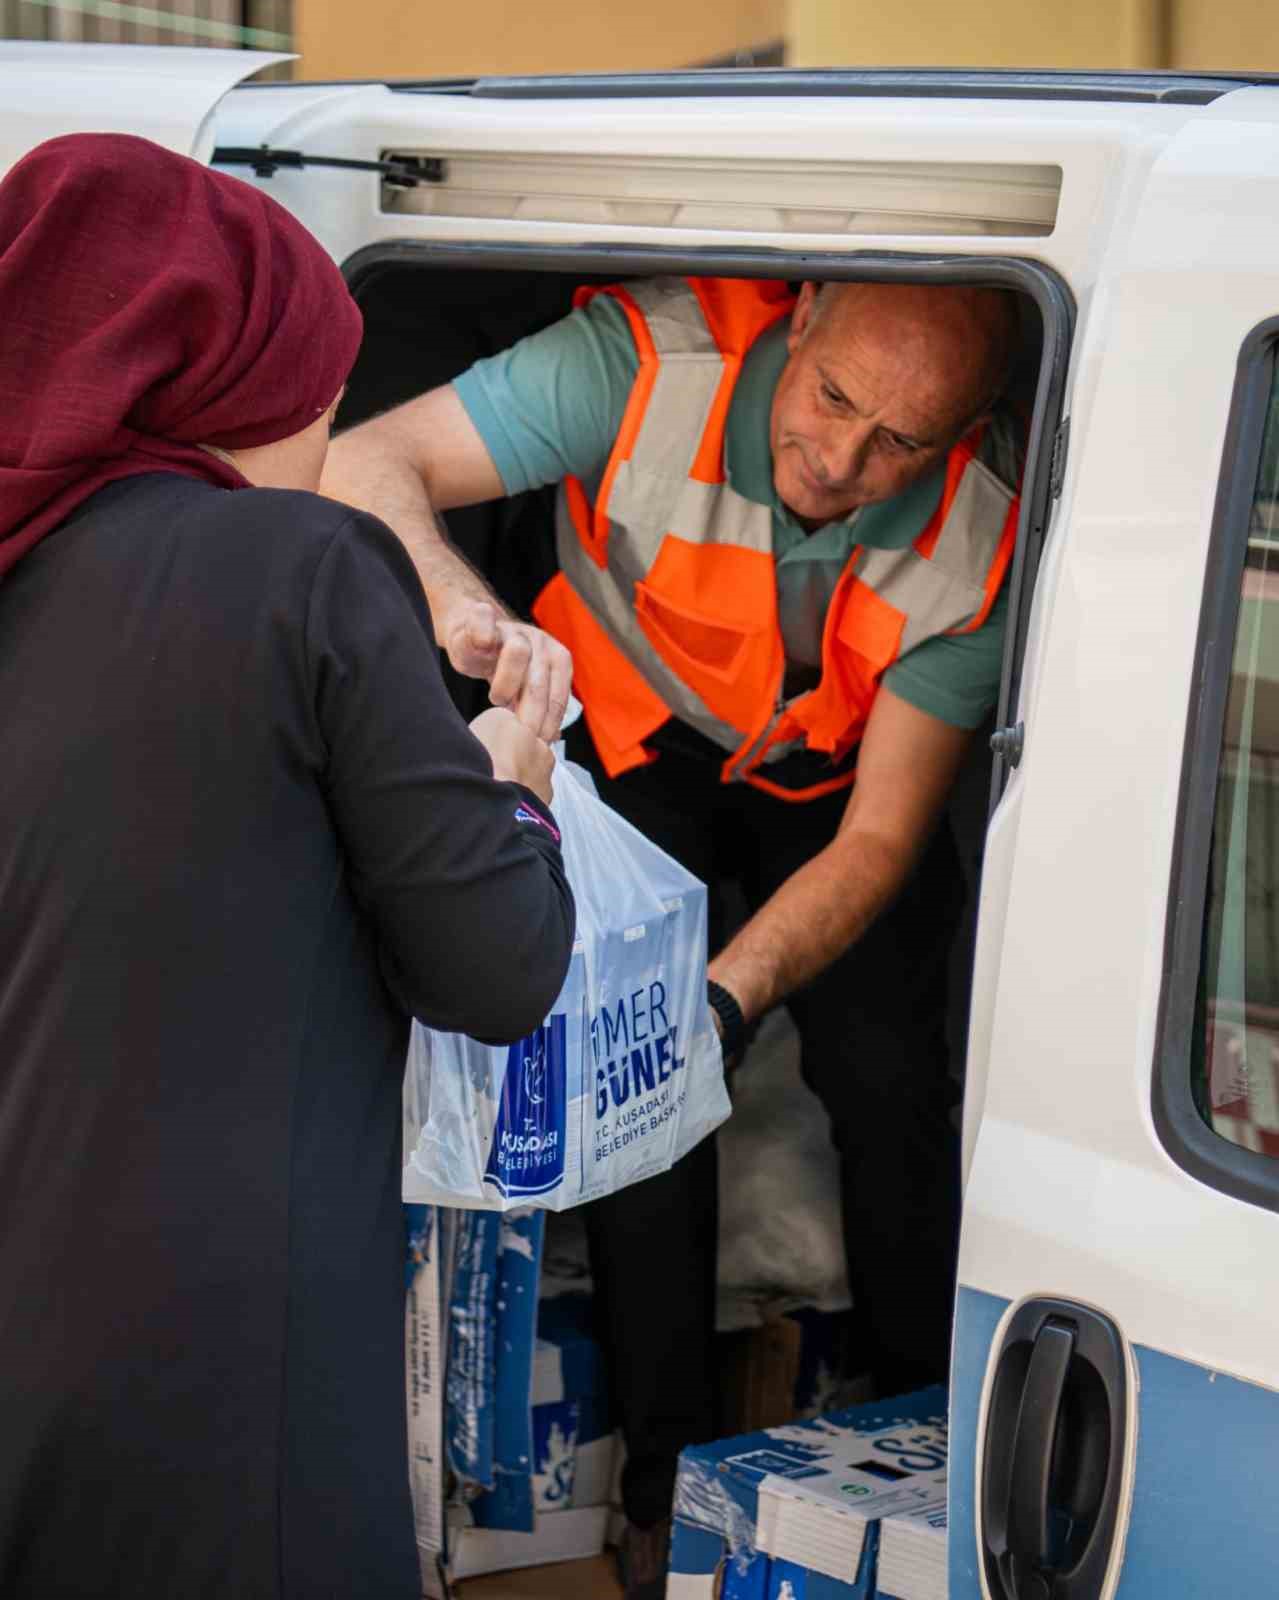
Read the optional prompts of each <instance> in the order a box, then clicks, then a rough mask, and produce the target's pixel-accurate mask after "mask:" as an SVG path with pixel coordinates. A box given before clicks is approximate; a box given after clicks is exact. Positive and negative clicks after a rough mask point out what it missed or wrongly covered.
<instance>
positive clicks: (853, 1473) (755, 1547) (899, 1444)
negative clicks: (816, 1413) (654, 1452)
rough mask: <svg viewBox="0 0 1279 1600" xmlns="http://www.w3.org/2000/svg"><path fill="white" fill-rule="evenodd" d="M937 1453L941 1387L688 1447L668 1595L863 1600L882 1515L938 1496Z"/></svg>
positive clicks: (942, 1427) (941, 1481)
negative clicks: (805, 1420) (806, 1420)
mask: <svg viewBox="0 0 1279 1600" xmlns="http://www.w3.org/2000/svg"><path fill="white" fill-rule="evenodd" d="M946 1461H947V1422H946V1391H945V1389H943V1388H940V1387H934V1388H931V1389H923V1390H920V1391H919V1392H918V1393H916V1394H912V1395H905V1396H902V1397H901V1398H900V1399H897V1400H890V1401H887V1402H883V1403H878V1402H877V1403H875V1404H872V1405H865V1406H854V1407H852V1408H850V1409H848V1410H843V1411H834V1412H829V1413H827V1414H826V1415H824V1416H821V1417H817V1418H815V1419H813V1420H812V1421H811V1422H796V1423H791V1424H788V1425H787V1426H785V1427H782V1428H770V1429H767V1430H765V1431H763V1432H760V1433H753V1434H745V1435H742V1436H741V1437H740V1438H736V1439H722V1440H719V1441H718V1442H716V1443H714V1444H709V1445H697V1446H694V1447H692V1448H690V1449H687V1450H685V1451H684V1452H683V1453H682V1454H681V1456H680V1462H679V1477H678V1480H677V1483H676V1488H675V1521H674V1525H673V1529H672V1535H671V1576H670V1578H669V1580H668V1584H667V1591H666V1592H667V1597H668V1600H712V1597H714V1596H715V1595H717V1594H722V1596H723V1600H873V1596H874V1595H875V1592H876V1591H875V1583H876V1564H877V1555H878V1547H879V1533H880V1528H881V1525H882V1519H883V1518H884V1517H885V1516H889V1515H892V1514H894V1513H899V1512H905V1511H908V1510H910V1509H913V1508H917V1507H921V1506H926V1505H928V1506H932V1505H935V1504H936V1503H937V1500H938V1497H939V1496H940V1497H941V1498H942V1499H943V1500H944V1497H945V1485H946ZM717 1585H719V1587H717Z"/></svg>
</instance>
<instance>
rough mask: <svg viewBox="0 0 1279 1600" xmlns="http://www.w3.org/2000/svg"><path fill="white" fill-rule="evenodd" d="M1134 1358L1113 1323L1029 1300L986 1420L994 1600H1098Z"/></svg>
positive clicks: (986, 1512) (1119, 1487) (986, 1518)
mask: <svg viewBox="0 0 1279 1600" xmlns="http://www.w3.org/2000/svg"><path fill="white" fill-rule="evenodd" d="M1126 1406H1127V1363H1126V1357H1125V1355H1124V1345H1123V1340H1122V1337H1121V1336H1120V1334H1119V1330H1118V1329H1117V1328H1116V1327H1115V1325H1114V1323H1112V1322H1111V1321H1110V1320H1109V1318H1107V1317H1104V1316H1102V1315H1101V1314H1100V1313H1098V1312H1095V1311H1092V1310H1090V1309H1088V1308H1086V1307H1084V1306H1076V1305H1073V1304H1072V1303H1071V1302H1069V1301H1063V1300H1038V1301H1029V1302H1027V1304H1026V1305H1024V1306H1022V1307H1020V1308H1019V1310H1018V1311H1017V1313H1016V1315H1015V1316H1014V1317H1013V1319H1012V1321H1011V1322H1010V1324H1009V1326H1008V1329H1007V1331H1006V1333H1005V1335H1004V1340H1003V1344H1002V1347H1001V1349H1000V1352H999V1357H998V1361H997V1364H996V1367H995V1373H994V1378H993V1381H992V1385H991V1393H990V1400H989V1404H988V1407H987V1415H986V1440H985V1451H984V1465H983V1471H982V1488H981V1504H980V1535H981V1545H982V1560H983V1565H984V1567H985V1571H986V1578H987V1583H988V1586H989V1589H990V1593H991V1595H992V1596H993V1597H994V1600H1096V1597H1097V1596H1099V1595H1100V1594H1101V1592H1102V1587H1103V1585H1104V1582H1105V1578H1106V1573H1107V1570H1108V1568H1109V1564H1110V1557H1111V1552H1112V1550H1113V1549H1114V1547H1115V1535H1116V1531H1117V1527H1118V1523H1119V1520H1120V1514H1121V1511H1122V1510H1123V1509H1124V1508H1123V1506H1122V1504H1121V1498H1122V1495H1123V1489H1124V1472H1123V1459H1124V1447H1125V1434H1126V1431H1127V1422H1126Z"/></svg>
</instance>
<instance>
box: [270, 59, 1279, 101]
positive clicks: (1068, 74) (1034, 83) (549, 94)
mask: <svg viewBox="0 0 1279 1600" xmlns="http://www.w3.org/2000/svg"><path fill="white" fill-rule="evenodd" d="M1275 83H1279V74H1274V73H1254V72H1237V73H1236V72H1230V73H1222V72H1119V71H1109V70H1108V71H1097V72H1092V71H1067V70H1034V71H1026V70H1020V69H1009V70H1006V71H1005V70H1000V69H993V68H992V69H980V70H962V71H961V70H955V69H952V68H941V67H939V68H929V67H923V68H915V67H885V68H874V69H870V68H867V69H862V68H829V69H812V68H801V67H769V68H741V67H728V68H725V67H718V68H702V69H692V70H689V71H681V72H645V73H573V74H547V75H540V76H524V77H481V78H440V79H417V80H402V81H398V82H397V81H388V83H387V87H388V88H390V89H392V90H394V91H396V92H399V93H403V94H460V95H468V96H472V97H475V98H480V99H501V100H537V99H548V100H550V99H554V100H562V99H575V100H580V99H643V98H648V97H653V98H663V99H666V98H670V97H672V96H676V97H702V96H732V97H734V98H738V97H752V96H760V95H764V96H770V97H771V96H797V95H798V96H810V95H811V96H827V97H829V96H836V97H842V96H856V97H870V96H891V97H893V98H898V99H919V98H925V99H927V98H943V99H974V100H1108V101H1132V102H1162V103H1164V104H1171V105H1207V104H1208V103H1209V102H1211V101H1213V100H1216V99H1218V98H1219V97H1220V96H1222V95H1224V94H1229V93H1231V92H1232V91H1233V90H1235V89H1243V88H1248V87H1250V86H1252V85H1256V84H1275ZM254 87H258V86H257V85H254ZM261 87H262V88H268V87H270V86H269V85H268V84H262V85H261Z"/></svg>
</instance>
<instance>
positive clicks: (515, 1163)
mask: <svg viewBox="0 0 1279 1600" xmlns="http://www.w3.org/2000/svg"><path fill="white" fill-rule="evenodd" d="M564 1036H565V1024H564V1017H563V1014H562V1013H559V1012H556V1013H555V1014H554V1015H552V1016H550V1017H548V1018H547V1020H546V1021H545V1022H544V1023H543V1024H542V1026H541V1027H540V1028H537V1029H535V1030H534V1031H533V1032H532V1033H530V1034H529V1035H528V1037H527V1038H525V1039H521V1040H520V1041H519V1043H518V1044H513V1045H511V1046H509V1047H508V1049H507V1052H506V1074H505V1076H504V1077H503V1079H502V1093H501V1098H500V1099H499V1101H498V1106H497V1122H496V1124H495V1126H494V1128H493V1144H492V1147H491V1149H490V1150H489V1158H488V1164H487V1166H486V1167H485V1169H484V1176H485V1178H487V1179H488V1180H490V1181H491V1182H492V1183H495V1184H496V1185H497V1187H498V1188H499V1189H500V1190H501V1191H502V1193H503V1194H504V1195H506V1196H508V1197H509V1196H511V1195H522V1194H545V1193H546V1191H547V1190H548V1189H553V1188H554V1187H555V1185H556V1184H557V1183H559V1182H560V1181H561V1179H562V1178H563V1176H564V1099H565V1076H566V1051H565V1042H564Z"/></svg>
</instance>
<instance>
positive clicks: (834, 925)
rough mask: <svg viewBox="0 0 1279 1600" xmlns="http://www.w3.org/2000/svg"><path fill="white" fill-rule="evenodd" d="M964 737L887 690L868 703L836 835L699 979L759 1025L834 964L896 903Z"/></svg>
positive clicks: (968, 736)
mask: <svg viewBox="0 0 1279 1600" xmlns="http://www.w3.org/2000/svg"><path fill="white" fill-rule="evenodd" d="M971 737H972V735H971V733H970V732H969V730H968V729H966V728H956V727H952V726H951V725H950V724H949V723H947V722H942V721H941V720H940V718H938V717H933V716H929V715H928V713H927V712H925V711H919V710H917V709H916V708H915V707H914V706H912V705H911V704H910V703H909V701H906V700H902V699H901V698H899V697H898V696H897V695H895V694H893V692H892V691H891V690H890V689H884V688H881V689H880V691H879V694H878V695H877V696H876V698H875V704H874V706H873V707H872V709H871V714H870V718H869V720H868V721H867V724H866V732H865V734H864V736H863V738H862V744H861V751H860V754H859V757H858V763H857V782H856V783H855V784H854V785H853V792H852V794H851V795H850V797H849V801H848V806H847V808H846V809H845V811H844V816H843V819H842V821H841V822H840V825H839V831H838V833H837V834H836V835H835V837H834V839H832V841H831V842H830V844H828V845H827V846H826V848H825V849H824V850H821V851H819V852H818V854H817V855H815V856H814V857H813V858H812V860H811V861H808V862H806V863H805V864H804V866H802V867H801V868H800V869H799V870H798V871H797V872H794V873H792V874H791V876H790V877H789V878H788V879H787V880H786V882H785V883H783V884H782V886H781V888H780V889H778V890H777V892H776V893H775V894H774V895H773V896H772V898H771V899H769V900H768V901H766V902H765V904H764V905H762V906H761V907H760V909H759V910H758V911H757V912H756V913H755V915H754V916H753V917H752V918H751V919H750V921H749V922H748V923H746V925H745V926H744V927H743V928H742V929H741V930H740V932H739V933H738V934H737V935H736V937H735V938H734V939H733V940H732V941H731V942H730V943H729V944H728V945H727V946H726V947H725V948H724V949H723V950H722V951H721V952H720V953H719V955H717V956H716V957H715V959H714V960H713V961H712V962H711V964H710V967H709V969H708V971H709V976H710V977H711V978H713V979H714V980H715V982H716V983H720V984H722V985H723V986H724V987H725V988H726V989H728V990H730V991H731V993H732V994H734V995H735V996H736V997H737V1000H738V1002H739V1003H740V1005H741V1007H742V1011H743V1013H744V1015H745V1016H746V1018H747V1019H748V1020H749V1019H750V1018H752V1017H758V1016H762V1015H763V1013H764V1012H765V1011H767V1010H768V1009H769V1008H770V1007H772V1006H775V1005H777V1004H778V1003H779V1002H780V1001H782V1000H784V999H785V998H786V996H787V995H789V994H791V993H793V992H794V990H796V989H798V988H800V987H802V986H803V985H804V984H806V983H808V982H809V981H810V980H811V979H813V978H815V977H816V976H817V975H818V974H819V973H820V972H822V971H823V970H824V969H825V968H826V967H828V966H829V965H830V963H831V962H832V961H834V960H835V959H836V958H837V957H838V956H841V955H842V954H843V953H844V951H845V950H847V949H848V947H849V946H850V945H852V944H854V943H856V941H857V940H858V939H859V938H860V937H861V936H862V934H863V933H864V932H865V931H866V929H867V928H868V927H869V926H870V924H871V923H872V922H873V921H874V920H875V918H876V917H877V916H878V915H879V913H880V912H881V911H882V910H883V909H884V908H885V907H886V906H887V905H888V903H889V902H890V901H891V900H892V899H893V897H894V896H895V895H896V894H897V892H898V890H899V889H900V888H901V886H902V884H903V883H904V882H905V881H906V878H907V876H908V875H909V873H910V870H911V868H912V867H913V866H914V864H915V862H916V860H917V859H918V857H919V855H920V852H921V851H922V850H923V847H924V845H925V844H926V843H927V841H928V837H929V834H930V833H931V831H932V827H933V824H934V822H935V821H936V819H937V816H938V813H939V812H940V810H941V807H942V803H943V802H944V800H945V798H946V795H947V793H948V791H949V789H950V786H951V783H952V782H953V781H954V778H955V774H956V772H957V771H958V769H959V763H960V761H961V759H962V758H963V754H964V751H965V750H966V749H967V747H968V742H969V740H970V739H971Z"/></svg>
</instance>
